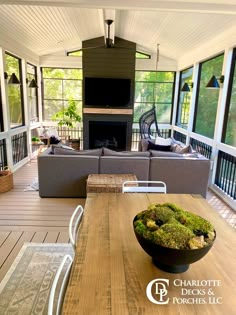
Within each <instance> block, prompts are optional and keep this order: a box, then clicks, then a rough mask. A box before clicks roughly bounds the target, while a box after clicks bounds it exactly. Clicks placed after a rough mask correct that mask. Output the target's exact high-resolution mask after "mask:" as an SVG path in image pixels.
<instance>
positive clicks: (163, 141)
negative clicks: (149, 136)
mask: <svg viewBox="0 0 236 315" xmlns="http://www.w3.org/2000/svg"><path fill="white" fill-rule="evenodd" d="M155 144H158V145H171V144H172V139H171V138H167V139H165V138H162V137H156V140H155Z"/></svg>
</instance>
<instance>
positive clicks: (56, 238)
mask: <svg viewBox="0 0 236 315" xmlns="http://www.w3.org/2000/svg"><path fill="white" fill-rule="evenodd" d="M35 178H37V161H36V160H32V161H31V162H30V163H28V164H27V165H25V166H24V167H22V168H21V169H19V170H18V171H17V172H15V173H14V189H12V190H11V191H9V192H6V193H1V194H0V281H1V280H2V278H3V277H4V275H5V273H6V272H7V270H8V269H9V268H10V266H11V264H12V262H13V261H14V259H15V257H16V256H17V254H18V252H19V251H20V249H21V247H22V245H23V243H24V242H40V243H67V242H68V241H69V237H68V225H69V220H70V217H71V214H72V212H73V210H74V209H75V207H76V206H77V205H78V204H81V205H83V206H84V204H85V199H84V198H40V197H39V194H38V192H37V191H24V189H25V188H26V187H27V186H28V185H29V184H31V183H32V181H33V180H34V179H35Z"/></svg>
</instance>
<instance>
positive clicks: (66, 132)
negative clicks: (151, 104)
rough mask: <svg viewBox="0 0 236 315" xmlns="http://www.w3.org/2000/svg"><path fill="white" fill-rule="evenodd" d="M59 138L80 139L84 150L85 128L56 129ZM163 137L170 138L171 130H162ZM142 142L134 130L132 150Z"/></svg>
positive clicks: (154, 133) (134, 129)
mask: <svg viewBox="0 0 236 315" xmlns="http://www.w3.org/2000/svg"><path fill="white" fill-rule="evenodd" d="M45 127H46V128H55V127H51V126H45ZM56 129H57V132H58V135H59V137H60V138H61V139H62V140H65V139H68V138H70V139H79V138H80V148H81V149H83V128H66V127H56ZM160 132H161V136H162V137H164V138H168V137H170V129H161V130H160ZM152 134H153V136H154V137H156V136H157V133H156V132H155V131H153V133H152ZM139 141H140V133H139V129H138V128H133V129H132V143H131V149H132V150H133V151H137V150H138V144H139Z"/></svg>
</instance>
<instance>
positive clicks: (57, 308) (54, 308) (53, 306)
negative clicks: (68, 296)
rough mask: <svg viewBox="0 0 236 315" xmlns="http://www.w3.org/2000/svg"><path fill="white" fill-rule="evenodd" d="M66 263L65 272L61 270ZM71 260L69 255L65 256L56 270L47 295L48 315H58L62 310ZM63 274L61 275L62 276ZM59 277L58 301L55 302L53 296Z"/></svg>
mask: <svg viewBox="0 0 236 315" xmlns="http://www.w3.org/2000/svg"><path fill="white" fill-rule="evenodd" d="M67 261H69V262H68V265H67V266H66V271H65V272H64V271H63V268H64V266H65V264H66V262H67ZM72 262H73V258H72V257H71V256H70V255H65V256H64V258H63V260H62V262H61V264H60V266H59V268H58V269H57V273H56V275H55V278H54V280H53V284H52V287H51V291H50V295H49V300H48V315H53V314H55V315H60V314H61V310H62V305H63V300H64V296H65V292H66V288H67V285H68V281H69V275H70V270H71V266H72ZM62 274H63V275H62ZM60 277H63V279H62V283H61V287H60V289H59V294H58V300H57V302H55V294H56V289H57V287H58V281H59V279H60Z"/></svg>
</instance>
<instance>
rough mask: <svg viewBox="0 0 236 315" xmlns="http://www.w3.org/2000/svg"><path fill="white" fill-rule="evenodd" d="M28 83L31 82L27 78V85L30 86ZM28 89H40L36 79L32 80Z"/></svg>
mask: <svg viewBox="0 0 236 315" xmlns="http://www.w3.org/2000/svg"><path fill="white" fill-rule="evenodd" d="M28 82H29V80H28V78H27V79H26V83H27V84H28ZM28 87H29V88H37V87H38V85H37V83H36V81H35V79H32V80H31V81H30V83H29V85H28Z"/></svg>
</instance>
